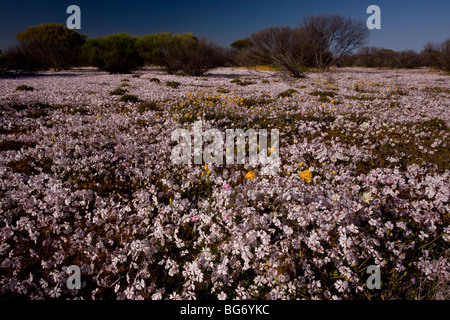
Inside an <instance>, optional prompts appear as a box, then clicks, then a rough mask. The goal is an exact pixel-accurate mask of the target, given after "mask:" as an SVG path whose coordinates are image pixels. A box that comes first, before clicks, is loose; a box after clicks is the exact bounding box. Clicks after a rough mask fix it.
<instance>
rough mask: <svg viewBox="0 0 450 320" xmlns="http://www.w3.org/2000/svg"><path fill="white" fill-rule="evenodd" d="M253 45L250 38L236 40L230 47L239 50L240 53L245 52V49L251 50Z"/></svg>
mask: <svg viewBox="0 0 450 320" xmlns="http://www.w3.org/2000/svg"><path fill="white" fill-rule="evenodd" d="M251 44H252V43H251V41H250V39H249V38H245V39H239V40H236V41H235V42H233V43H232V44H230V46H231V47H232V48H235V49H238V50H239V51H243V50H245V49H248V48H250V46H251Z"/></svg>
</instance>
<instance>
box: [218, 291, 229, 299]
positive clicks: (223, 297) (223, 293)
mask: <svg viewBox="0 0 450 320" xmlns="http://www.w3.org/2000/svg"><path fill="white" fill-rule="evenodd" d="M217 299H219V300H226V299H227V295H226V293H225V292H223V291H222V292H221V293H219V294H218V295H217Z"/></svg>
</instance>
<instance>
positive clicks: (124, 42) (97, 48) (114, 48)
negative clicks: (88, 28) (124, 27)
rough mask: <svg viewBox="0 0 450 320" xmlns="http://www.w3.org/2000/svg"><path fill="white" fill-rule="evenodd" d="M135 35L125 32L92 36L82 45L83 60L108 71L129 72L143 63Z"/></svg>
mask: <svg viewBox="0 0 450 320" xmlns="http://www.w3.org/2000/svg"><path fill="white" fill-rule="evenodd" d="M137 39H138V38H137V37H132V36H130V35H128V34H126V33H119V34H113V35H109V36H106V37H98V38H92V39H89V40H88V41H86V43H85V45H84V46H83V57H84V59H85V61H86V62H87V63H88V64H90V65H93V66H95V67H98V68H99V69H102V70H106V71H108V72H110V73H130V72H131V71H133V70H136V69H138V68H139V67H140V66H142V65H143V63H144V60H143V59H142V57H141V56H140V55H139V53H138V50H137V48H136V41H137Z"/></svg>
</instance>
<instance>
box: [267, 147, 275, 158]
mask: <svg viewBox="0 0 450 320" xmlns="http://www.w3.org/2000/svg"><path fill="white" fill-rule="evenodd" d="M274 151H275V148H274V147H272V148H270V149H269V152H268V153H269V156H270V154H271V153H272V152H274Z"/></svg>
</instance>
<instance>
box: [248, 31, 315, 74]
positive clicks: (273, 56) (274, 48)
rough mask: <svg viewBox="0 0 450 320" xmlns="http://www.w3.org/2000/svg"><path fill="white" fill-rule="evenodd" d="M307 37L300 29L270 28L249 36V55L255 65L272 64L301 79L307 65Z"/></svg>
mask: <svg viewBox="0 0 450 320" xmlns="http://www.w3.org/2000/svg"><path fill="white" fill-rule="evenodd" d="M306 39H307V37H306V36H305V34H304V29H302V28H291V27H271V28H267V29H264V30H261V31H259V32H257V33H254V34H252V35H251V36H250V48H249V50H250V53H251V57H252V58H253V60H255V61H257V64H273V65H276V66H278V67H281V68H283V69H285V70H287V71H288V72H290V73H291V75H292V76H293V77H303V76H304V71H305V66H306V65H307V64H308V45H307V43H306Z"/></svg>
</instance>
